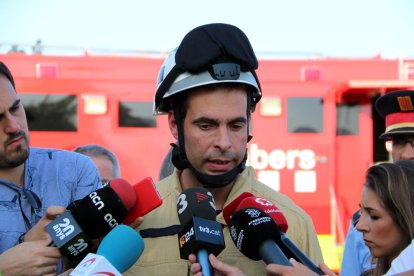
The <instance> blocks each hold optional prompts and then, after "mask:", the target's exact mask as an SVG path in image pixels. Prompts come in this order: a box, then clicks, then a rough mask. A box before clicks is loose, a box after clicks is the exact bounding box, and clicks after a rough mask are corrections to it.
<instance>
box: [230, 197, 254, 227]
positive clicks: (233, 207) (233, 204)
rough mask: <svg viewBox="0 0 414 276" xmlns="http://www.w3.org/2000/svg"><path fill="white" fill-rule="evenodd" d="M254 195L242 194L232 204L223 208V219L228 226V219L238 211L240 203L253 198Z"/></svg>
mask: <svg viewBox="0 0 414 276" xmlns="http://www.w3.org/2000/svg"><path fill="white" fill-rule="evenodd" d="M254 196H255V195H254V194H252V193H249V192H244V193H242V194H240V195H239V196H238V197H236V198H235V199H234V200H233V201H232V202H230V203H229V204H227V205H226V206H224V208H223V217H224V220H225V221H226V223H227V225H228V226H230V217H231V215H232V214H233V213H234V212H235V211H236V210H237V209H238V208H237V207H238V206H239V204H240V202H241V201H242V200H243V199H245V198H247V197H254Z"/></svg>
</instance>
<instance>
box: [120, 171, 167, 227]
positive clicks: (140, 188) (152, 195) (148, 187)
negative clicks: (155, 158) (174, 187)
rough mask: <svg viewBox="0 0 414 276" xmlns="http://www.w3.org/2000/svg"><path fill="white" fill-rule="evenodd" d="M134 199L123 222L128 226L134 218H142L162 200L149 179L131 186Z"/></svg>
mask: <svg viewBox="0 0 414 276" xmlns="http://www.w3.org/2000/svg"><path fill="white" fill-rule="evenodd" d="M132 189H133V190H134V194H135V197H136V202H135V205H134V207H133V208H132V209H130V210H129V212H128V216H127V217H126V218H125V220H124V221H123V223H124V224H130V223H131V222H133V221H134V220H135V219H136V218H138V217H142V216H144V215H146V214H147V213H149V212H150V211H152V210H154V209H155V208H157V207H158V206H160V205H161V204H162V199H161V197H160V194H159V193H158V191H157V188H156V187H155V185H154V182H153V181H152V178H151V177H146V178H144V179H142V180H141V181H139V182H138V183H136V184H134V185H133V186H132Z"/></svg>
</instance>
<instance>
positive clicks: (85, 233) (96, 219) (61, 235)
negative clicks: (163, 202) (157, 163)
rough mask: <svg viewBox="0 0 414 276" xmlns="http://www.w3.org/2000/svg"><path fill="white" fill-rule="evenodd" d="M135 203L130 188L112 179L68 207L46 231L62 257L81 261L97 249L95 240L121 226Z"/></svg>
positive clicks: (126, 183) (123, 182)
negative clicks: (94, 248) (93, 248)
mask: <svg viewBox="0 0 414 276" xmlns="http://www.w3.org/2000/svg"><path fill="white" fill-rule="evenodd" d="M135 202H136V197H135V192H134V190H133V189H132V187H131V185H130V184H129V183H128V182H126V181H125V180H122V179H113V180H111V182H110V184H109V186H106V187H103V188H101V189H98V190H96V191H94V192H92V193H90V194H89V195H87V196H86V197H84V198H83V199H80V200H76V201H74V202H72V203H71V204H69V206H68V207H67V211H65V212H64V213H63V214H62V215H61V216H59V217H58V218H56V219H55V220H53V221H52V222H51V223H49V224H48V225H46V230H47V232H48V233H49V235H50V236H51V238H52V241H53V244H54V245H55V246H56V247H58V248H59V249H60V251H61V252H62V254H63V255H65V256H66V257H68V259H70V260H72V261H79V260H80V259H82V258H83V257H84V256H85V255H86V254H87V253H89V252H90V250H91V248H92V247H93V246H94V245H93V242H92V240H93V239H97V238H101V237H103V236H104V235H106V234H107V233H108V232H109V231H111V229H112V228H113V227H115V226H117V225H118V224H120V223H122V221H123V220H124V219H125V218H126V216H127V214H128V211H129V209H131V208H132V207H133V206H134V205H135Z"/></svg>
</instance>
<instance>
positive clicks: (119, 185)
mask: <svg viewBox="0 0 414 276" xmlns="http://www.w3.org/2000/svg"><path fill="white" fill-rule="evenodd" d="M109 186H110V187H111V188H112V189H113V190H114V191H115V193H116V194H117V195H118V196H119V198H120V199H121V201H122V202H123V203H124V205H125V207H126V208H127V209H128V210H131V209H132V208H133V207H134V206H135V203H136V196H135V191H134V189H133V188H132V186H131V184H129V183H128V182H127V181H126V180H124V179H122V178H114V179H111V181H110V182H109Z"/></svg>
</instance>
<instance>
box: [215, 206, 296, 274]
mask: <svg viewBox="0 0 414 276" xmlns="http://www.w3.org/2000/svg"><path fill="white" fill-rule="evenodd" d="M225 208H226V207H225ZM223 214H224V213H223ZM227 214H228V213H227ZM224 219H225V220H226V223H227V224H228V225H230V236H231V238H232V240H233V242H234V244H235V245H236V247H237V248H238V249H239V250H240V251H241V252H242V253H243V255H245V256H246V257H248V258H249V259H252V260H255V261H258V260H263V261H264V262H265V263H266V264H280V265H287V266H292V264H291V263H290V262H289V260H288V258H286V256H285V254H283V252H282V250H281V249H280V248H279V246H278V245H277V244H276V241H275V240H276V239H277V238H278V236H277V235H275V233H277V232H276V231H277V230H278V229H279V228H278V226H277V225H276V223H275V222H274V221H273V220H272V218H271V217H270V216H269V215H267V214H266V213H265V212H264V211H262V210H260V209H257V208H254V207H252V208H243V209H238V210H237V211H236V212H234V213H233V214H232V215H231V217H229V216H225V217H224Z"/></svg>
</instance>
